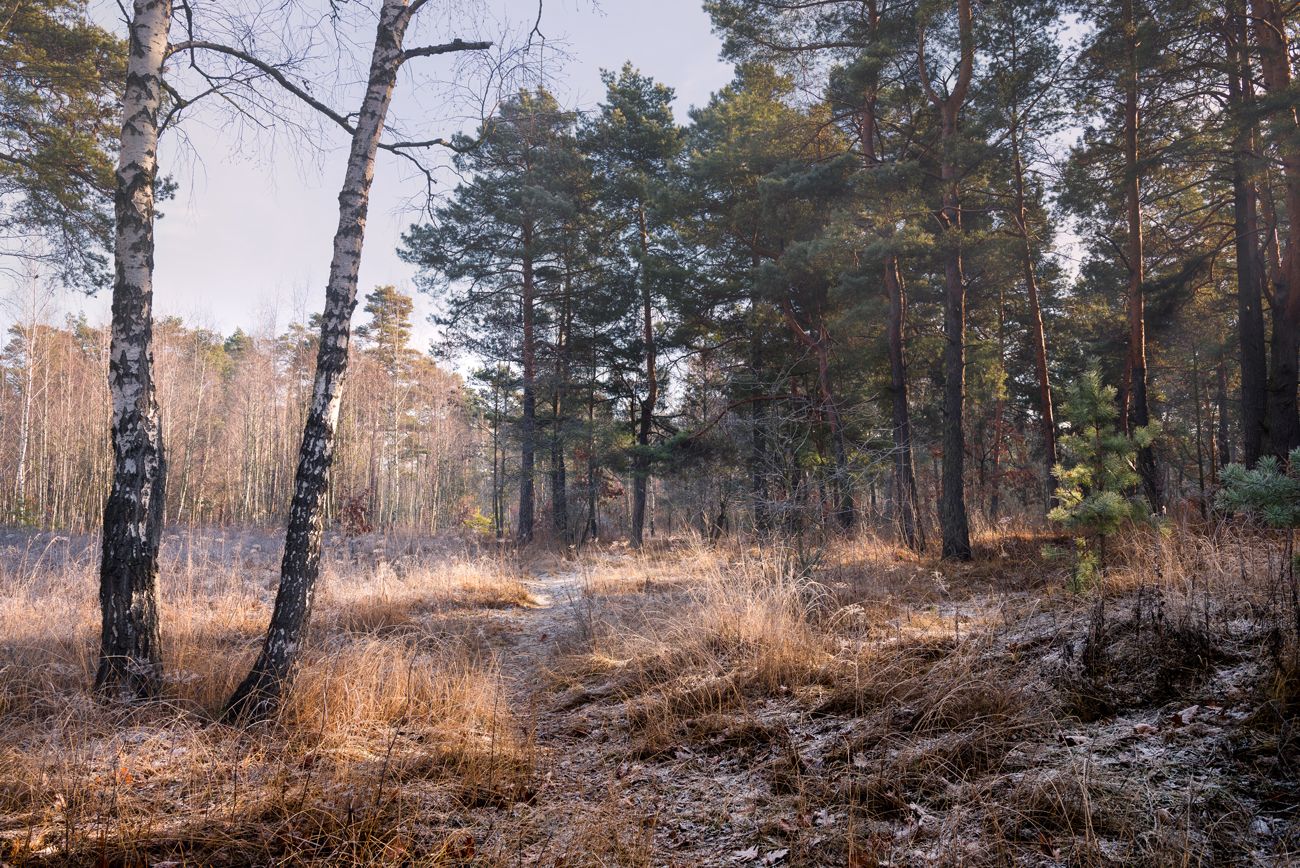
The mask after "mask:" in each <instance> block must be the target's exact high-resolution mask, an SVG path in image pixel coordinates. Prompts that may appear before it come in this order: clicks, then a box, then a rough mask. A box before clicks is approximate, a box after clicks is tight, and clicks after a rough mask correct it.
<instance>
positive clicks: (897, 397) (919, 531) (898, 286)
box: [884, 255, 925, 552]
mask: <svg viewBox="0 0 1300 868" xmlns="http://www.w3.org/2000/svg"><path fill="white" fill-rule="evenodd" d="M884 277H885V291H886V293H887V294H888V296H889V314H888V321H887V324H886V329H887V331H888V333H889V338H888V339H889V392H890V397H891V399H892V400H891V402H890V404H891V411H892V419H891V421H892V424H893V436H894V482H893V485H894V497H893V500H894V507H895V509H896V510H897V518H898V528H899V531H900V533H901V534H902V537H903V542H904V543H906V544H907V546H908V548H910V549H912V550H913V551H918V552H919V551H921V550H923V549H924V548H925V526H924V525H923V524H922V523H921V522H919V521H917V517H916V468H915V464H914V463H913V460H912V420H911V413H910V411H909V408H908V402H907V358H906V348H905V344H904V328H905V327H906V324H907V293H906V290H905V289H904V287H903V279H902V275H900V274H899V271H898V258H897V257H896V256H893V255H890V256H888V257H887V258H886V259H885V274H884Z"/></svg>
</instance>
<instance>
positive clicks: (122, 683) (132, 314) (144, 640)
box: [95, 0, 172, 697]
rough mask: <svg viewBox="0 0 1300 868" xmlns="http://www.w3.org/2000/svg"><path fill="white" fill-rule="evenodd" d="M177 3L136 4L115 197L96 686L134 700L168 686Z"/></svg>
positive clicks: (160, 0) (143, 1)
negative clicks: (163, 238)
mask: <svg viewBox="0 0 1300 868" xmlns="http://www.w3.org/2000/svg"><path fill="white" fill-rule="evenodd" d="M171 16H172V4H171V0H136V2H135V6H134V9H133V12H132V18H131V25H130V45H129V57H128V60H127V74H126V88H125V90H124V92H123V96H122V140H121V150H120V151H119V153H118V168H117V177H116V186H115V191H114V211H115V214H116V237H115V244H116V246H115V251H114V266H115V275H114V281H113V305H112V338H111V343H110V348H109V368H108V387H109V393H110V396H111V399H112V408H113V417H112V426H111V438H112V447H113V482H112V487H111V488H110V490H109V495H108V499H107V501H106V502H105V504H104V530H103V549H102V554H101V562H100V585H99V603H100V612H101V616H102V629H101V636H100V651H99V667H98V671H97V672H96V673H95V687H96V689H97V690H99V691H102V692H105V693H119V694H121V695H124V696H130V697H147V696H150V695H152V694H154V693H155V692H156V691H157V689H158V687H159V684H160V682H161V676H162V658H161V656H160V648H159V624H158V544H159V537H160V536H161V531H162V519H163V506H164V493H165V486H166V471H167V465H166V460H165V456H164V452H163V439H162V423H161V420H160V418H159V414H158V401H157V397H156V390H155V386H154V378H153V256H154V236H153V221H154V180H155V177H156V175H157V150H158V112H159V108H160V107H161V104H162V96H163V87H162V73H163V62H164V60H165V58H166V53H167V32H168V29H169V27H170V25H171Z"/></svg>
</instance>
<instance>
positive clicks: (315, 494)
mask: <svg viewBox="0 0 1300 868" xmlns="http://www.w3.org/2000/svg"><path fill="white" fill-rule="evenodd" d="M425 2H426V0H413V2H410V3H408V2H407V0H383V2H382V5H381V6H380V9H379V21H378V26H377V28H376V32H375V45H374V50H373V53H372V55H371V60H370V69H369V73H368V75H367V78H366V90H365V95H364V96H363V98H362V101H361V106H360V109H359V111H358V112H357V114H356V123H355V126H351V124H350V122H349V121H348V120H347V119H346V118H344V119H342V120H343V122H344V126H345V127H350V128H351V133H352V139H351V145H350V147H349V150H348V160H347V168H346V170H345V173H344V178H343V187H342V189H341V190H340V192H339V221H338V228H337V229H336V230H335V233H334V248H333V256H332V258H331V260H330V270H329V279H328V282H327V283H326V286H325V309H324V315H323V316H322V318H321V328H320V346H319V349H318V351H317V356H316V374H315V377H314V379H313V386H312V395H311V403H310V405H309V408H308V413H307V421H306V425H305V427H304V429H303V435H302V446H301V447H300V449H299V453H298V469H297V472H296V475H295V479H294V490H293V500H292V503H291V505H290V507H289V522H288V530H287V531H286V533H285V541H284V556H283V560H282V561H281V564H280V586H279V590H278V591H277V593H276V598H275V608H274V610H273V612H272V614H271V623H270V626H269V627H268V629H267V632H266V639H265V641H264V642H263V644H262V651H261V654H260V655H259V656H258V658H257V661H256V662H255V663H254V664H253V668H252V671H250V672H249V673H248V676H247V677H246V678H245V679H244V680H243V682H241V683H240V685H239V686H238V688H236V690H235V692H234V694H233V695H232V696H231V698H230V701H229V702H228V703H227V706H226V712H225V716H226V717H227V718H228V719H244V718H256V717H260V716H264V715H265V714H267V713H269V712H270V711H271V710H272V709H274V707H275V706H276V705H277V704H278V701H279V697H280V694H281V691H282V688H283V685H284V684H285V682H286V681H287V680H288V679H289V677H290V676H291V675H292V672H293V668H294V665H295V663H296V662H297V660H298V656H299V654H300V653H301V651H302V646H303V643H304V641H305V639H306V630H307V625H308V620H309V618H310V615H311V607H312V601H313V598H314V595H315V589H316V580H317V578H318V577H319V576H320V558H321V534H322V531H323V527H324V510H323V507H324V503H325V495H326V491H327V487H328V482H329V471H330V466H331V464H332V463H333V459H334V444H335V432H336V430H337V427H338V419H339V398H340V387H341V384H342V380H343V376H344V374H345V373H346V371H347V366H348V348H349V341H350V338H351V333H352V311H353V309H354V308H355V307H356V299H357V273H358V271H359V269H360V265H361V247H362V241H363V240H364V237H365V228H366V214H367V211H368V207H369V204H370V187H371V184H372V182H373V181H374V177H375V156H376V154H377V153H378V151H379V147H380V143H381V138H382V136H383V133H384V122H385V119H386V118H387V116H388V110H389V107H390V105H391V104H392V99H393V88H394V86H395V85H396V83H397V74H398V71H399V70H400V69H401V67H402V64H403V63H405V62H406V61H408V60H411V59H413V58H417V57H428V56H433V55H440V54H448V53H454V52H461V51H481V50H485V49H487V48H489V47H490V46H491V43H489V42H466V41H464V40H462V39H455V40H453V41H451V42H448V43H445V44H441V45H428V46H422V47H418V48H405V47H404V45H403V43H404V40H405V37H406V31H407V29H408V27H409V26H410V24H411V20H412V18H414V16H415V14H416V13H417V12H418V11H419V10H420V8H421V7H422V6H424V5H425ZM277 80H280V79H277ZM286 82H287V79H285V80H283V81H281V82H280V83H281V84H284V85H285V86H286V87H288V88H289V89H290V90H291V91H293V92H294V93H295V94H296V95H299V96H301V97H304V98H306V99H308V101H309V102H312V103H313V104H316V105H319V104H318V103H316V102H315V101H314V99H311V98H310V97H309V95H307V94H305V92H304V91H303V90H302V89H301V88H297V87H296V86H294V85H292V84H287V83H286ZM332 114H333V116H334V118H335V119H336V120H337V119H338V116H337V113H332Z"/></svg>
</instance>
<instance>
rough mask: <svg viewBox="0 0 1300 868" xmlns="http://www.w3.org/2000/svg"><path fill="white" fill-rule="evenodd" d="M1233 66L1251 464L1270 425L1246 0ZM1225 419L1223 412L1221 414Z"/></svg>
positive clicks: (1245, 434)
mask: <svg viewBox="0 0 1300 868" xmlns="http://www.w3.org/2000/svg"><path fill="white" fill-rule="evenodd" d="M1228 29H1229V34H1230V36H1229V40H1228V48H1229V52H1230V56H1229V60H1230V63H1231V67H1232V68H1231V69H1230V70H1229V72H1228V101H1229V103H1230V105H1231V108H1232V111H1234V113H1235V117H1234V122H1235V123H1236V124H1237V131H1236V135H1235V136H1234V137H1233V153H1232V216H1233V235H1234V239H1235V242H1236V248H1235V250H1236V257H1237V329H1238V339H1239V343H1240V347H1241V447H1242V455H1241V460H1242V461H1243V462H1244V463H1245V464H1246V466H1247V467H1253V466H1254V465H1255V462H1257V461H1258V460H1259V458H1260V456H1261V455H1263V454H1264V443H1265V437H1266V435H1267V431H1268V421H1267V418H1268V365H1267V362H1266V360H1265V356H1266V350H1265V339H1264V309H1263V280H1264V264H1263V261H1262V256H1261V255H1260V251H1259V220H1258V214H1257V211H1256V208H1257V202H1256V194H1255V189H1254V186H1253V184H1252V181H1251V163H1252V162H1253V160H1254V157H1255V147H1256V141H1255V121H1254V119H1253V118H1250V117H1249V114H1250V112H1251V111H1252V106H1251V104H1252V103H1253V101H1254V100H1253V94H1252V88H1253V84H1252V73H1251V68H1250V47H1249V46H1250V40H1249V35H1248V34H1249V28H1248V23H1247V16H1246V0H1232V4H1231V10H1230V15H1229V21H1228ZM1223 422H1224V423H1225V424H1226V418H1225V419H1224V420H1223Z"/></svg>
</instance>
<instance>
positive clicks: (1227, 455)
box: [1210, 349, 1232, 485]
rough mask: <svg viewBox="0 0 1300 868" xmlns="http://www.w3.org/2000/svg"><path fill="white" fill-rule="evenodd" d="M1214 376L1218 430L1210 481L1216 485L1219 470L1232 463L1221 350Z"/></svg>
mask: <svg viewBox="0 0 1300 868" xmlns="http://www.w3.org/2000/svg"><path fill="white" fill-rule="evenodd" d="M1215 375H1216V378H1217V380H1218V391H1217V393H1216V394H1215V404H1216V406H1217V415H1218V423H1219V429H1218V435H1217V443H1216V444H1215V455H1216V460H1215V463H1214V469H1213V471H1212V473H1211V477H1210V481H1211V482H1212V483H1213V484H1215V485H1217V484H1218V482H1219V476H1218V471H1219V468H1223V467H1227V466H1228V465H1229V464H1231V463H1232V440H1231V439H1230V438H1229V428H1228V363H1227V360H1226V359H1225V358H1224V352H1223V350H1222V349H1220V350H1219V361H1218V364H1217V365H1215Z"/></svg>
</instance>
